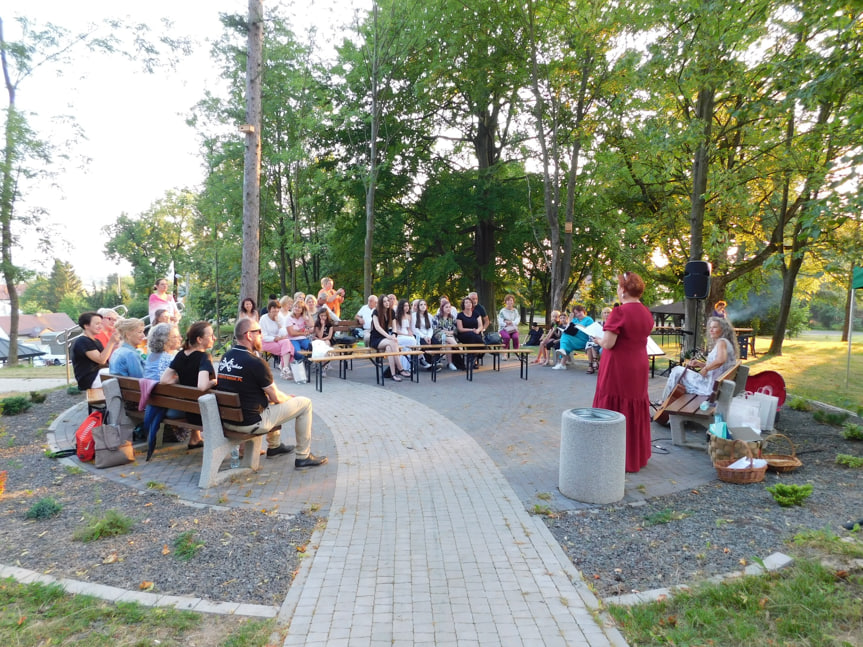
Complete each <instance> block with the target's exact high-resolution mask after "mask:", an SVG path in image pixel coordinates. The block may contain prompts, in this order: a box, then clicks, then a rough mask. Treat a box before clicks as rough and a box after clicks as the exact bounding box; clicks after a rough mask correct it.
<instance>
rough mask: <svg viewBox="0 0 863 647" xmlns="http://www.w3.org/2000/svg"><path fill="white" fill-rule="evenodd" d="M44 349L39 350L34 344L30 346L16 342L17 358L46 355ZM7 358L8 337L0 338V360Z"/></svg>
mask: <svg viewBox="0 0 863 647" xmlns="http://www.w3.org/2000/svg"><path fill="white" fill-rule="evenodd" d="M46 354H47V353H45V351H43V350H39V349H38V348H36V347H35V346H30V345H28V344H18V359H24V358H25V357H38V356H39V355H46ZM7 359H9V340H8V339H0V360H7Z"/></svg>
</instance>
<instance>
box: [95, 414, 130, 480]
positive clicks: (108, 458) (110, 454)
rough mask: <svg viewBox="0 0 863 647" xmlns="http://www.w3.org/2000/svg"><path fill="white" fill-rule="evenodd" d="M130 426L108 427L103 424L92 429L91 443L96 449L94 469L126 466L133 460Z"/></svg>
mask: <svg viewBox="0 0 863 647" xmlns="http://www.w3.org/2000/svg"><path fill="white" fill-rule="evenodd" d="M133 431H134V428H133V427H132V426H131V425H109V424H107V423H103V424H102V425H101V426H99V427H96V428H95V429H93V442H94V444H95V448H96V467H97V468H98V469H104V468H106V467H116V466H117V465H127V464H129V463H131V462H132V461H134V460H135V449H134V448H133V447H132V432H133Z"/></svg>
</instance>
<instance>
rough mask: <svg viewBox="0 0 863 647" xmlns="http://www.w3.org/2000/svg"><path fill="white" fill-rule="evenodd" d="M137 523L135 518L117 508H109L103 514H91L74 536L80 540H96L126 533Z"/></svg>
mask: <svg viewBox="0 0 863 647" xmlns="http://www.w3.org/2000/svg"><path fill="white" fill-rule="evenodd" d="M134 525H135V520H134V519H132V518H131V517H127V516H126V515H124V514H121V513H120V512H117V511H116V510H108V511H107V512H106V513H105V514H104V515H103V516H101V517H95V516H91V517H88V518H87V522H86V524H85V525H84V526H83V527H82V528H79V529H78V530H76V531H75V533H74V535H73V536H74V538H75V539H77V540H78V541H85V542H86V541H96V540H97V539H101V538H102V537H116V536H118V535H125V534H126V533H127V532H129V531H130V530H131V529H132V526H134Z"/></svg>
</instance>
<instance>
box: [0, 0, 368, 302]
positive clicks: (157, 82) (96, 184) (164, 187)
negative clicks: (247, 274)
mask: <svg viewBox="0 0 863 647" xmlns="http://www.w3.org/2000/svg"><path fill="white" fill-rule="evenodd" d="M264 3H265V6H267V5H269V4H270V2H268V0H264ZM300 4H301V9H300V12H301V13H300V15H295V17H294V20H295V22H294V32H295V33H297V34H301V33H303V32H304V31H305V30H306V29H307V28H308V27H310V26H312V25H315V26H316V27H317V28H318V30H319V32H320V34H321V40H325V38H326V35H327V34H328V33H329V34H331V33H332V32H333V30H334V29H335V26H336V25H337V24H338V23H339V22H341V21H343V20H346V19H348V18H349V17H350V16H351V15H352V9H353V8H354V7H355V6H358V5H359V6H361V5H363V4H367V3H364V2H363V0H326V1H322V0H316V1H312V2H309V1H307V2H303V3H287V5H288V6H292V5H293V6H299V5H300ZM4 5H5V8H6V10H5V11H3V13H2V17H3V23H4V32H5V38H6V39H7V40H9V41H12V40H15V37H16V35H17V29H15V25H14V22H13V21H12V18H14V17H15V16H19V15H21V16H26V17H27V18H29V19H30V20H32V21H35V22H38V23H45V22H52V23H54V24H56V25H61V26H63V27H65V28H67V29H69V30H71V31H75V30H76V29H80V28H82V27H84V26H86V25H87V24H88V23H95V22H99V21H100V20H101V19H103V18H106V17H112V18H126V19H127V20H128V21H130V22H134V23H135V24H138V23H145V24H148V25H150V26H151V27H152V28H153V30H154V31H156V30H157V29H158V27H159V25H160V24H161V19H162V18H163V17H168V18H169V19H170V20H171V21H172V22H173V23H174V31H175V33H178V34H183V35H186V36H189V37H191V38H194V39H195V40H197V41H199V43H200V44H199V45H198V46H196V47H195V49H194V52H193V53H192V55H191V56H190V57H189V58H187V59H184V60H183V61H181V62H180V64H179V65H178V67H177V69H176V70H174V71H166V70H160V71H157V72H156V73H154V74H147V73H146V72H144V71H142V70H139V69H138V68H137V67H136V66H135V65H134V64H133V63H131V62H128V61H124V60H120V59H119V57H116V58H113V59H112V58H109V57H106V56H104V55H100V56H89V55H85V54H83V53H82V54H81V55H79V56H77V57H76V60H75V64H74V67H73V68H72V69H70V70H68V71H67V73H66V74H64V76H63V77H62V78H57V77H56V76H54V75H53V74H41V73H37V74H36V75H34V76H32V77H30V78H28V79H27V80H25V81H24V82H22V84H21V86H20V87H19V89H18V93H17V97H16V100H17V104H18V106H19V108H21V109H23V110H26V111H28V112H30V113H34V114H33V115H32V116H31V117H30V125H31V127H33V128H34V129H36V130H37V134H38V136H40V137H41V138H42V139H47V140H49V141H53V142H65V141H66V140H67V139H70V137H71V139H70V141H69V144H68V145H66V146H64V149H65V150H66V151H67V152H68V153H69V154H70V155H72V156H73V160H71V161H70V162H67V163H65V165H64V168H63V170H62V172H60V173H59V174H58V175H57V176H56V177H55V178H54V180H53V184H54V185H56V186H51V185H49V184H48V183H43V184H41V185H40V186H38V187H36V190H32V191H31V192H30V193H29V194H28V195H27V196H26V199H25V202H24V204H22V205H20V207H21V208H22V209H26V208H27V207H28V206H40V207H45V208H46V209H47V210H48V214H47V215H45V216H43V217H42V224H43V225H44V226H46V227H48V228H49V230H50V231H51V232H52V233H51V236H50V238H51V240H52V242H53V249H52V251H51V252H49V253H47V254H46V253H44V252H42V251H40V250H39V249H38V245H37V241H36V239H35V238H34V237H33V236H28V235H27V234H26V233H24V235H23V236H22V243H21V247H22V249H16V250H15V252H14V253H15V257H14V261H15V262H16V264H18V265H23V266H25V267H27V268H29V269H33V270H36V271H40V272H41V271H45V272H48V271H50V267H51V265H52V264H53V258H54V257H57V258H60V259H61V260H64V261H69V262H71V263H72V264H73V266H74V267H75V269H76V271H77V272H78V276H79V277H80V278H81V279H82V281H83V282H84V286H85V288H87V289H88V290H89V289H91V288H92V286H93V285H94V284H96V285H100V284H102V283H103V282H104V281H105V279H106V278H107V277H108V275H109V274H112V273H116V272H117V271H118V268H119V270H120V272H121V274H124V275H128V274H129V273H130V267H129V266H128V265H126V264H119V265H118V263H117V262H116V261H112V260H109V259H107V258H106V257H105V253H104V244H105V240H106V238H105V235H104V234H103V233H102V231H101V229H102V227H103V226H105V225H108V224H111V223H113V222H114V221H115V220H116V219H117V217H118V216H120V215H121V214H123V213H125V214H128V215H131V216H134V215H137V214H139V213H142V212H144V211H146V210H147V209H148V208H149V206H150V205H151V204H152V203H153V202H155V201H156V200H158V199H160V198H161V197H163V196H164V194H165V192H166V191H168V190H170V189H175V188H178V189H179V188H190V189H196V188H198V187H199V186H200V183H201V182H202V180H203V166H202V158H201V157H200V154H199V150H198V145H199V142H198V140H197V135H196V134H195V132H194V130H193V129H192V128H190V127H189V126H187V125H186V123H185V120H186V118H187V116H188V115H189V113H190V109H191V107H192V106H193V105H194V104H195V103H197V102H198V101H199V100H200V99H202V98H203V96H204V91H205V90H207V89H209V90H211V91H213V92H215V93H219V92H220V91H221V89H222V88H223V83H222V82H221V81H220V79H219V78H218V70H217V69H216V67H215V66H214V65H213V64H212V62H211V61H210V59H209V44H208V43H207V41H208V39H209V40H214V39H217V38H218V37H219V35H220V34H221V24H220V23H219V14H220V13H243V14H245V13H247V11H248V2H247V1H245V0H179V1H178V0H135V1H133V2H130V1H124V0H113V1H110V2H109V1H106V0H87V1H86V2H70V1H69V0H12V1H11V2H8V1H7V2H5V3H4ZM324 55H326V54H324ZM69 114H71V115H73V116H74V120H75V122H76V123H77V125H78V126H79V127H80V129H81V130H82V132H83V137H77V136H72V135H71V132H72V131H70V130H69V129H68V128H67V127H63V126H57V125H56V119H55V117H56V116H57V115H69ZM238 136H239V135H238ZM82 160H87V161H86V163H83V162H82Z"/></svg>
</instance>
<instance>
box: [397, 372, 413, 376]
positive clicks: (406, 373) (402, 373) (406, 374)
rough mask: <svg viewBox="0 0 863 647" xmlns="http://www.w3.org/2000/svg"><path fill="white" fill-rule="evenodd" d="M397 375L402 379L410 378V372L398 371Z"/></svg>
mask: <svg viewBox="0 0 863 647" xmlns="http://www.w3.org/2000/svg"><path fill="white" fill-rule="evenodd" d="M399 375H401V376H402V377H410V376H411V372H410V371H399Z"/></svg>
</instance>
